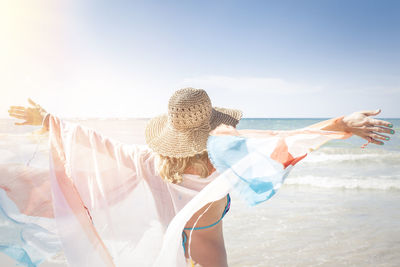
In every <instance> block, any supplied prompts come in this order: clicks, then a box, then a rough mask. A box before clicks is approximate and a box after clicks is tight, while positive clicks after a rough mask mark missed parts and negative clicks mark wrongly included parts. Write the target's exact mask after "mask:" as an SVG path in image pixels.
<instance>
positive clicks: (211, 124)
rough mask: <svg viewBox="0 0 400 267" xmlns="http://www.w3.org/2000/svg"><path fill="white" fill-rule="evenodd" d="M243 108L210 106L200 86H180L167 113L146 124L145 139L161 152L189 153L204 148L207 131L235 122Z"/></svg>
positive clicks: (198, 151) (173, 153)
mask: <svg viewBox="0 0 400 267" xmlns="http://www.w3.org/2000/svg"><path fill="white" fill-rule="evenodd" d="M241 117H242V112H241V111H240V110H236V109H226V108H217V107H214V108H213V107H212V105H211V100H210V98H209V97H208V95H207V93H206V91H204V90H203V89H194V88H183V89H180V90H178V91H176V92H175V93H174V94H173V95H172V96H171V98H170V99H169V102H168V113H167V114H163V115H161V116H158V117H155V118H153V119H151V120H150V121H149V123H148V124H147V127H146V143H147V144H148V146H149V147H150V148H151V149H152V150H153V151H154V152H157V153H159V154H161V155H163V156H168V157H173V158H183V157H191V156H194V155H196V154H199V153H202V152H204V151H206V150H207V139H208V135H209V132H210V131H211V130H213V129H215V128H216V127H217V126H218V125H220V124H226V125H231V126H236V124H238V122H239V120H240V118H241Z"/></svg>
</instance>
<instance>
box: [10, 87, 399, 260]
mask: <svg viewBox="0 0 400 267" xmlns="http://www.w3.org/2000/svg"><path fill="white" fill-rule="evenodd" d="M30 103H31V104H32V105H33V107H32V108H25V107H18V106H12V107H11V108H10V110H9V113H10V116H12V117H15V118H18V119H23V120H24V121H23V122H21V123H16V124H17V125H42V124H43V131H48V130H50V144H51V159H52V160H51V166H52V168H51V173H52V181H53V185H52V191H53V196H54V195H55V197H53V203H52V205H54V211H55V216H54V217H55V218H56V220H57V223H58V229H59V235H60V239H61V241H62V244H63V248H64V251H65V254H66V257H67V259H68V261H69V263H70V264H71V265H72V266H88V265H90V264H93V263H99V262H101V263H102V265H105V266H110V265H111V266H112V265H117V266H125V265H129V264H132V262H133V261H134V262H135V263H137V264H141V266H156V265H157V264H161V265H163V266H178V265H182V261H181V260H180V256H181V255H184V256H185V257H186V258H187V259H189V261H188V262H191V264H192V265H193V264H195V263H196V264H198V265H200V266H227V257H226V251H225V246H224V239H223V234H222V222H221V220H222V218H223V216H224V215H225V214H226V212H227V211H228V210H229V204H230V197H229V194H227V193H228V192H230V190H231V188H232V187H234V188H240V190H241V191H240V192H241V193H240V194H241V195H242V196H243V197H244V198H245V199H246V200H248V202H249V203H250V204H257V203H260V202H262V201H265V200H267V199H269V198H270V197H271V196H272V195H273V194H274V193H275V191H276V190H277V189H278V188H279V185H280V184H281V183H282V182H283V179H284V177H286V175H287V174H288V172H289V171H290V168H291V167H293V165H294V164H296V162H298V161H299V160H301V159H302V158H304V156H305V155H306V154H304V152H305V151H308V150H307V149H315V148H317V147H318V146H319V145H321V144H322V143H324V142H326V141H327V140H329V139H333V138H347V137H349V136H351V135H352V134H354V135H358V136H360V137H362V138H364V139H365V140H367V141H368V143H374V144H383V140H385V141H387V140H389V137H388V136H386V135H384V133H390V134H393V133H394V131H393V130H391V129H390V128H392V125H391V124H390V123H389V122H386V121H381V120H376V119H373V118H371V117H370V116H374V115H377V114H379V113H380V111H379V110H378V111H364V112H355V113H353V114H351V115H348V116H345V117H340V118H336V119H331V120H328V121H324V122H321V123H318V124H315V125H312V126H310V127H308V128H307V130H300V131H297V132H296V131H293V132H290V131H289V132H283V131H282V132H279V131H251V130H249V131H236V130H235V129H234V128H232V127H231V128H229V127H219V128H218V129H217V130H215V129H216V128H217V127H218V126H219V125H221V124H225V125H230V126H233V127H235V126H236V124H237V123H238V122H239V120H240V118H241V116H242V114H241V112H240V111H238V110H232V109H221V108H213V107H212V105H211V101H210V99H209V97H208V95H207V93H206V92H205V91H204V90H202V89H194V88H184V89H181V90H178V91H176V92H175V93H174V94H173V96H172V97H171V98H170V100H169V105H168V114H165V115H161V116H159V117H156V118H153V119H152V120H151V121H150V122H149V124H148V125H147V127H146V143H147V145H148V147H140V146H130V147H128V146H127V145H122V144H120V143H118V142H115V141H113V140H111V139H108V138H105V137H103V136H101V135H99V134H98V133H96V132H94V131H92V130H88V129H85V128H83V127H80V126H78V127H69V125H68V124H66V123H65V122H62V121H60V120H59V119H58V118H57V117H55V116H53V115H50V114H47V113H46V112H45V110H44V109H42V108H41V107H40V106H39V105H37V104H35V103H34V102H33V101H31V100H30ZM71 128H72V129H71ZM212 130H214V131H213V132H212V134H213V135H215V138H214V137H213V138H211V139H210V140H209V146H208V150H207V139H208V137H209V134H210V132H211V131H212ZM304 135H307V137H308V139H307V140H308V141H303V139H301V138H303V137H302V136H304ZM226 136H229V138H226ZM235 136H239V137H240V138H236V137H235ZM218 137H221V138H220V139H218ZM242 137H243V138H249V140H250V138H254V140H256V145H255V146H256V147H257V148H256V149H258V147H260V148H262V149H263V150H262V151H263V153H264V154H268V155H269V157H268V158H263V157H261V158H257V156H255V157H253V156H254V155H258V154H257V153H254V154H251V151H250V150H251V145H250V142H249V143H248V144H247V146H245V147H244V146H242V144H243V140H244V139H243V138H242ZM276 137H279V138H278V139H277V138H276ZM257 138H259V139H257ZM274 138H275V139H276V140H275V139H274ZM290 138H292V139H290ZM289 139H290V140H292V141H293V140H294V142H292V141H291V142H289V141H287V140H289ZM258 140H262V141H258ZM265 140H267V142H266V141H265ZM271 140H273V142H272V141H271ZM310 140H311V141H310ZM286 141H287V142H286ZM253 143H254V142H253ZM69 144H77V145H76V146H74V145H72V146H70V145H69ZM290 144H291V145H290ZM87 148H89V150H90V151H91V152H90V153H86V152H85V151H86V149H87ZM243 148H244V150H243ZM93 151H94V152H93ZM220 151H222V152H220ZM238 151H239V152H238ZM241 151H242V152H243V151H245V152H244V154H246V155H249V154H250V155H252V156H251V157H249V158H250V160H248V161H246V160H243V159H244V157H243V155H244V154H243V155H241V154H240V153H241ZM266 151H271V152H268V153H267V152H266ZM85 153H86V154H85ZM93 153H94V154H93ZM84 155H88V156H87V157H85V156H84ZM93 155H94V156H93ZM103 155H106V156H107V158H104V159H101V156H103ZM91 157H93V158H95V160H92V159H87V158H91ZM99 158H100V159H101V160H99ZM110 158H111V159H112V162H111V161H110ZM271 159H273V160H272V162H271ZM85 161H87V162H85ZM99 162H101V164H99ZM115 162H116V163H115ZM211 162H212V163H211ZM243 162H245V163H243ZM276 162H279V163H281V164H280V165H279V166H278V165H276ZM107 164H109V166H114V165H115V164H117V167H110V168H108V169H107V168H102V167H104V166H106V165H107ZM240 164H242V165H243V166H244V167H245V169H247V168H248V166H249V165H252V164H254V165H257V166H266V164H271V166H272V167H271V170H272V169H273V170H277V171H276V175H275V174H274V176H268V177H265V178H266V179H261V180H260V179H259V177H261V176H262V175H261V176H260V175H258V176H257V179H254V177H252V178H250V179H247V180H246V178H247V177H246V175H247V174H248V173H247V171H246V170H244V169H240V168H241V166H240ZM121 165H124V166H122V167H121ZM71 166H72V167H71ZM99 166H100V167H99ZM243 166H242V167H243ZM282 166H283V167H282ZM90 167H93V168H94V169H95V170H96V171H97V172H99V170H100V171H102V173H101V175H99V174H96V175H94V174H93V172H90V170H88V168H90ZM125 167H126V168H127V169H130V170H134V173H133V174H132V172H128V171H125V170H124V169H123V168H125ZM233 168H235V169H234V170H235V171H234V173H235V174H234V175H232V171H231V170H232V169H233ZM216 169H217V171H216ZM110 170H112V173H115V175H116V176H118V179H116V178H115V177H113V176H112V175H108V174H107V173H109V172H110ZM257 171H258V170H257ZM260 171H261V173H262V174H263V173H264V172H265V171H264V170H263V168H261V170H260ZM252 172H254V173H255V172H256V170H255V169H254V170H252ZM235 175H236V176H237V177H239V178H237V180H234V179H236V178H232V176H235ZM221 176H224V177H225V176H226V177H228V178H226V179H223V178H224V177H221ZM92 177H96V179H95V180H96V182H93V181H92V180H93V179H92ZM124 177H125V178H124ZM126 177H133V178H132V179H127V178H126ZM139 179H143V180H144V181H145V182H143V188H142V189H141V186H142V185H141V184H140V183H141V182H140V181H138V180H139ZM274 179H275V180H274ZM89 180H90V182H88V181H89ZM110 180H113V182H112V183H113V184H110V185H109V184H108V183H110ZM115 180H118V181H119V182H118V181H117V182H115ZM71 181H72V182H71ZM82 181H84V182H82ZM243 181H245V183H243ZM271 181H272V182H271ZM229 183H231V184H229ZM121 188H122V189H121ZM126 188H129V189H126ZM249 188H250V189H249ZM248 189H249V190H250V191H251V192H250V193H249V190H248ZM59 192H61V193H59ZM254 192H255V193H254ZM57 194H59V195H61V196H62V197H63V198H62V199H61V197H60V199H61V200H60V199H59V197H57V196H58V195H57ZM254 194H256V195H255V197H254ZM88 195H90V197H88ZM71 196H72V197H71ZM146 198H150V200H151V201H152V202H154V203H153V204H146V205H148V206H146V208H145V209H143V210H140V208H139V207H138V205H137V204H136V205H135V206H134V209H135V211H136V213H133V214H131V216H129V218H128V219H127V220H131V217H135V216H136V215H140V216H141V217H143V218H134V220H132V221H131V222H130V223H131V224H132V225H133V226H135V227H139V230H140V231H138V232H140V233H136V232H133V231H132V230H131V229H130V228H129V229H128V228H127V229H121V231H120V232H119V229H112V230H110V229H111V228H114V226H116V225H123V226H126V223H125V221H122V220H113V219H110V218H112V215H114V214H117V213H116V212H115V211H114V210H116V209H120V208H121V209H122V208H123V205H125V204H124V203H125V202H124V201H126V200H129V203H130V205H132V201H131V200H135V201H136V203H138V201H141V199H146ZM65 203H67V204H65ZM121 203H122V204H121ZM118 205H121V206H120V207H118ZM66 206H67V207H68V208H66ZM116 207H118V208H116ZM70 210H72V211H70ZM105 210H110V211H109V212H108V211H107V212H105ZM119 212H120V211H119ZM125 212H126V210H125ZM151 213H154V214H151ZM72 217H73V218H78V219H76V221H78V222H75V221H72V220H71V219H70V218H72ZM105 217H107V218H105ZM65 218H68V219H65ZM104 218H105V219H104ZM149 221H152V222H153V224H152V225H148V222H149ZM88 222H90V223H88ZM182 222H183V224H182ZM128 224H129V223H128ZM155 224H156V226H154V225H155ZM111 226H112V227H111ZM81 228H82V229H86V230H84V231H83V232H82V233H84V234H85V236H87V237H88V239H89V240H91V244H92V245H93V244H94V245H93V247H95V248H96V252H92V251H90V250H89V251H88V250H86V251H82V248H86V247H85V246H82V247H79V245H78V244H77V243H78V240H77V239H73V238H71V236H74V237H76V236H77V233H80V232H79V231H80V230H79V229H81ZM122 228H123V227H122ZM60 229H61V230H60ZM69 229H73V231H71V230H69ZM87 229H89V230H87ZM103 229H106V230H103ZM62 230H66V232H67V231H69V232H70V233H64V231H62ZM71 232H73V233H71ZM179 232H181V234H179ZM143 233H146V234H143ZM124 235H126V236H128V237H129V238H130V239H132V240H133V239H135V241H132V242H133V243H132V244H131V246H132V249H130V250H128V251H127V252H124V249H121V246H120V244H116V242H113V241H112V239H114V240H119V241H121V242H120V243H123V242H125V243H126V242H128V241H127V240H126V239H124ZM177 235H179V239H180V243H181V245H182V247H181V249H178V250H176V249H174V248H172V247H174V246H175V245H176V244H175V241H176V240H177V237H176V236H177ZM157 238H160V239H162V242H161V243H160V244H158V243H157V241H156V240H158V239H157ZM151 240H153V241H151ZM82 242H83V241H82ZM146 242H147V243H146ZM149 242H150V243H149ZM151 242H154V243H151ZM77 247H78V248H77ZM141 248H143V249H144V250H143V251H142V253H144V254H145V256H143V258H141V257H140V256H138V255H137V251H141ZM146 248H147V250H145V249H146ZM149 248H152V250H154V251H155V252H154V253H153V252H151V251H149V250H148V249H149ZM113 250H114V251H113ZM132 254H135V255H134V257H133V256H131V255H132ZM99 255H100V256H99ZM121 255H122V256H121ZM152 257H154V259H152V260H149V258H152ZM96 266H97V265H96Z"/></svg>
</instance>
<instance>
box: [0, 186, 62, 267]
mask: <svg viewBox="0 0 400 267" xmlns="http://www.w3.org/2000/svg"><path fill="white" fill-rule="evenodd" d="M5 208H6V209H5ZM6 210H7V211H6ZM7 212H9V213H10V214H11V215H12V214H18V209H17V207H16V205H15V204H14V203H13V202H12V201H11V200H10V199H9V198H8V197H7V194H6V193H5V191H4V190H3V189H0V223H1V226H0V236H1V239H0V251H1V252H3V253H5V254H7V255H8V256H10V257H11V258H13V259H15V260H16V261H18V262H19V263H20V264H22V265H24V266H27V267H36V266H38V265H39V264H40V263H41V262H43V261H44V260H45V259H46V258H47V257H48V256H49V255H48V254H45V253H43V252H41V250H40V248H38V247H36V246H35V245H36V244H35V243H32V244H31V243H30V242H27V241H26V240H25V238H24V235H26V236H31V235H34V236H36V237H38V238H45V237H53V236H54V234H53V233H50V232H49V231H48V230H46V229H44V228H42V227H40V226H39V225H36V224H33V223H24V222H19V221H17V220H15V219H13V218H11V217H10V215H9V214H8V213H7ZM51 239H52V241H53V242H51V243H49V245H48V247H47V249H49V248H52V250H53V251H54V253H56V252H57V251H60V250H61V243H57V241H55V238H51ZM46 240H47V241H50V239H48V238H46ZM54 241H55V242H54Z"/></svg>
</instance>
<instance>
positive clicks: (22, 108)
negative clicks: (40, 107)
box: [10, 106, 26, 110]
mask: <svg viewBox="0 0 400 267" xmlns="http://www.w3.org/2000/svg"><path fill="white" fill-rule="evenodd" d="M10 109H18V110H25V109H26V108H25V107H23V106H10Z"/></svg>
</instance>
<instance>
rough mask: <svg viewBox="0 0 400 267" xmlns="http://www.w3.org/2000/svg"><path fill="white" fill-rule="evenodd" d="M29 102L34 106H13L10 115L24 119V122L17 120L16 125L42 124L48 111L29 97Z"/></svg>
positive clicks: (9, 111)
mask: <svg viewBox="0 0 400 267" xmlns="http://www.w3.org/2000/svg"><path fill="white" fill-rule="evenodd" d="M28 102H29V104H31V105H32V106H33V107H21V106H11V107H10V109H9V110H8V115H10V116H11V117H14V118H17V119H23V120H25V121H24V122H16V123H15V125H42V122H43V119H44V117H45V116H46V114H47V112H46V110H44V109H43V108H42V107H41V106H40V105H38V104H36V103H35V102H33V100H32V99H30V98H28Z"/></svg>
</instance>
